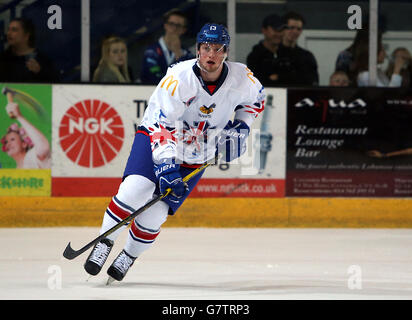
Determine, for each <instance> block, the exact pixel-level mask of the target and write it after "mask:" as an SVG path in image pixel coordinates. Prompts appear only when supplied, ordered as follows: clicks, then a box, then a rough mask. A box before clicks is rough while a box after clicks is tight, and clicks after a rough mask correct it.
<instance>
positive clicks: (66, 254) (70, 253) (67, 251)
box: [63, 163, 211, 260]
mask: <svg viewBox="0 0 412 320" xmlns="http://www.w3.org/2000/svg"><path fill="white" fill-rule="evenodd" d="M210 165H211V163H205V164H204V165H202V166H201V167H199V168H197V169H195V170H193V171H192V172H191V173H189V174H188V175H186V176H185V177H184V178H183V181H184V182H187V181H189V180H190V179H192V178H193V177H194V176H195V175H197V174H199V173H200V172H201V171H203V170H205V169H206V168H207V167H208V166H210ZM171 191H172V190H171V189H168V190H167V191H166V193H165V194H163V195H157V196H156V197H155V198H153V199H152V200H150V201H149V202H147V203H146V204H145V205H144V206H143V207H141V208H139V209H138V210H136V211H135V212H133V213H132V214H131V215H130V216H128V217H127V218H125V219H123V220H122V221H120V222H119V223H118V224H116V225H115V226H113V227H112V228H110V229H109V230H107V231H106V232H104V233H102V234H101V235H100V236H98V237H97V238H95V239H94V240H92V241H90V242H89V243H88V244H86V245H85V246H84V247H82V248H81V249H79V250H73V249H72V248H71V246H70V243H69V244H68V245H67V247H66V249H65V250H64V252H63V256H64V257H65V258H67V259H69V260H71V259H74V258H76V257H77V256H79V255H81V254H82V253H83V252H85V251H86V250H87V249H89V248H90V247H92V246H93V245H95V244H96V243H98V242H99V241H100V240H102V239H104V238H106V237H107V236H108V235H110V234H112V233H113V232H115V231H116V230H117V229H119V228H120V227H122V226H124V225H125V224H127V223H128V222H129V221H131V220H133V219H134V218H135V217H137V216H138V215H139V214H141V213H142V212H143V211H145V210H147V209H148V208H150V207H151V206H153V205H154V204H155V203H157V202H158V201H160V200H162V199H163V198H164V197H166V196H167V195H168V194H169V193H170V192H171Z"/></svg>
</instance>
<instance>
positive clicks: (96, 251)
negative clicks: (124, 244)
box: [84, 239, 113, 276]
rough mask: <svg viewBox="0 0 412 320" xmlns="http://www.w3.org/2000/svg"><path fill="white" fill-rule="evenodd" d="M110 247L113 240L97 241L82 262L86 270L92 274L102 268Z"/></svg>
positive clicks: (95, 273)
mask: <svg viewBox="0 0 412 320" xmlns="http://www.w3.org/2000/svg"><path fill="white" fill-rule="evenodd" d="M112 248H113V241H111V240H109V239H103V240H102V241H100V242H98V243H97V244H96V245H95V246H94V248H93V250H92V252H91V253H90V255H89V257H88V258H87V260H86V262H85V264H84V269H85V270H86V272H87V273H88V274H90V275H92V276H95V275H97V274H98V273H99V272H100V270H102V267H103V264H104V263H105V262H106V260H107V257H108V256H109V253H110V251H111V250H112Z"/></svg>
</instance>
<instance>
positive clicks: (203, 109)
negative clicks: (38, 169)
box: [200, 103, 216, 114]
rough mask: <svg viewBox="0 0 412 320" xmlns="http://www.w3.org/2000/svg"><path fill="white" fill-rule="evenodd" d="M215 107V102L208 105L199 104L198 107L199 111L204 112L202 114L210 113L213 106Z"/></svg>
mask: <svg viewBox="0 0 412 320" xmlns="http://www.w3.org/2000/svg"><path fill="white" fill-rule="evenodd" d="M215 107H216V104H215V103H213V104H211V105H210V106H209V107H206V106H201V107H200V111H201V112H202V113H204V114H210V113H212V112H213V111H214V108H215Z"/></svg>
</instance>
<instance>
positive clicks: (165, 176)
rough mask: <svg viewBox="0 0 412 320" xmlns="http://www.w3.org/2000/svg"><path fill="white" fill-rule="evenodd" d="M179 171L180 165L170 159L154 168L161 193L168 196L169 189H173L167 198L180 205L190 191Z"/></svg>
mask: <svg viewBox="0 0 412 320" xmlns="http://www.w3.org/2000/svg"><path fill="white" fill-rule="evenodd" d="M179 169H180V165H179V164H176V163H175V162H174V161H173V160H170V159H169V161H163V162H162V163H161V164H155V166H154V173H155V176H156V178H157V180H158V181H159V189H160V193H161V194H166V192H167V189H169V188H170V189H172V191H171V192H170V193H169V194H168V195H167V196H166V197H165V198H167V199H168V200H170V201H172V202H175V203H178V202H179V199H180V198H181V197H183V196H184V195H186V193H187V192H188V191H189V188H188V186H187V184H186V182H183V179H182V175H181V174H180V172H179Z"/></svg>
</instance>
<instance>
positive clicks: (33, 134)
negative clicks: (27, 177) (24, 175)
mask: <svg viewBox="0 0 412 320" xmlns="http://www.w3.org/2000/svg"><path fill="white" fill-rule="evenodd" d="M0 89H1V94H0V139H1V141H0V142H1V148H2V149H1V152H0V166H1V168H8V169H10V168H22V169H39V168H41V169H50V163H51V161H50V158H51V104H52V100H51V96H52V90H51V85H33V84H7V83H2V84H0ZM17 137H19V138H20V140H21V141H22V144H20V143H18V142H16V141H15V138H17ZM17 144H18V145H17Z"/></svg>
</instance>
